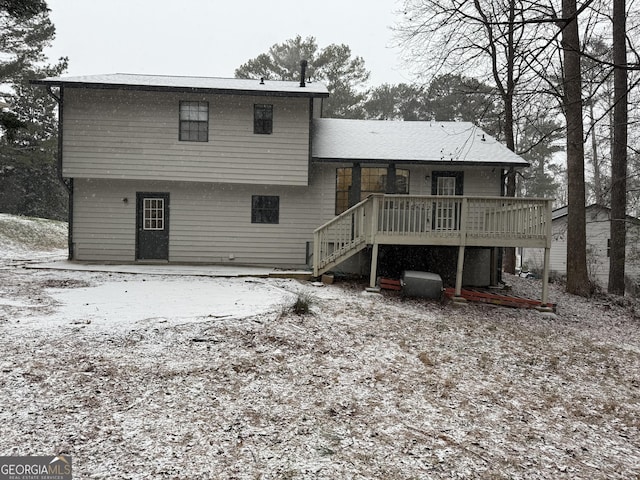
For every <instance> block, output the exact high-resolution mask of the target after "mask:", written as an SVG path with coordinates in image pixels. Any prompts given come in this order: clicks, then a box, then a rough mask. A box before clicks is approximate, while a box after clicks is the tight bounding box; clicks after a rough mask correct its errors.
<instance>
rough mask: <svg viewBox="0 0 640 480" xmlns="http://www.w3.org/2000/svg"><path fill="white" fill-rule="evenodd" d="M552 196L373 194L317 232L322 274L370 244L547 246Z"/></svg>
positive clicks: (315, 260)
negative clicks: (544, 197)
mask: <svg viewBox="0 0 640 480" xmlns="http://www.w3.org/2000/svg"><path fill="white" fill-rule="evenodd" d="M550 241H551V200H549V199H540V198H513V197H464V196H436V195H429V196H424V195H421V196H417V195H371V196H369V197H368V198H367V199H366V200H363V201H362V202H360V203H358V204H357V205H355V206H353V207H351V208H350V209H349V210H347V211H346V212H344V213H342V214H341V215H339V216H337V217H336V218H334V219H332V220H331V221H329V222H327V223H326V224H325V225H323V226H321V227H320V228H318V229H317V230H316V231H315V232H314V255H313V263H314V272H315V275H319V274H320V273H322V272H323V271H326V270H328V269H329V268H331V267H332V266H334V265H336V264H337V263H340V262H341V261H343V260H345V259H346V258H348V257H349V256H351V255H353V254H355V253H357V252H358V251H360V250H362V249H363V248H364V247H365V246H366V245H372V244H400V245H402V244H404V245H452V246H455V245H467V246H487V247H492V246H493V247H511V246H513V247H515V246H522V247H548V246H550Z"/></svg>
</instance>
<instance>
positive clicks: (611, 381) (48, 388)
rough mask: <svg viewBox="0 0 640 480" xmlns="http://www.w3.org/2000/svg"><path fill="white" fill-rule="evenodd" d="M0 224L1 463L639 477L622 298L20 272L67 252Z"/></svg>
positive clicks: (638, 410) (139, 469) (195, 474)
mask: <svg viewBox="0 0 640 480" xmlns="http://www.w3.org/2000/svg"><path fill="white" fill-rule="evenodd" d="M3 221H5V222H6V221H8V220H7V218H3V216H0V249H1V253H0V352H1V354H0V406H1V408H0V455H28V454H32V455H50V454H54V453H60V452H65V453H68V454H70V455H72V457H73V466H74V470H75V472H74V473H75V477H74V478H83V479H84V478H101V479H107V478H108V479H112V478H122V479H143V478H144V479H146V478H172V479H173V478H175V479H183V478H190V479H208V478H224V479H228V478H237V479H311V478H314V479H315V478H318V479H342V478H345V479H371V478H380V479H429V478H491V479H500V478H505V479H507V478H508V479H511V478H541V479H542V478H545V479H546V478H567V479H569V478H570V479H576V478H582V479H598V478H619V479H628V478H638V477H639V476H640V336H639V335H638V333H639V327H640V308H639V307H638V305H637V304H636V303H634V302H632V301H629V300H623V299H616V298H610V297H599V298H596V299H591V300H589V301H586V300H584V299H580V298H575V297H572V296H570V295H566V294H564V293H563V292H562V290H561V289H560V288H559V287H556V286H552V289H551V300H552V301H554V302H557V303H558V305H559V306H558V314H557V315H556V316H552V317H549V316H544V315H541V314H539V313H537V312H533V311H523V310H514V309H508V308H503V307H493V306H487V305H467V306H464V307H454V306H452V305H451V304H447V303H445V304H441V303H438V302H431V301H424V300H418V299H403V298H402V297H400V296H397V295H394V294H392V293H383V294H382V295H374V294H366V293H364V291H363V285H360V284H355V283H338V284H335V285H330V286H325V287H318V286H314V285H313V284H311V283H309V282H300V281H297V280H288V279H266V278H257V277H238V278H209V277H203V276H176V275H164V274H162V275H153V274H150V273H135V274H134V273H129V274H127V273H117V272H93V271H67V270H52V269H32V268H24V267H25V266H33V263H34V262H33V260H34V259H36V260H38V261H44V260H47V261H51V260H55V259H62V258H64V251H63V250H45V248H46V247H47V245H46V242H44V243H45V244H44V245H43V244H42V243H39V242H37V241H34V242H32V243H29V245H28V246H25V242H21V241H20V240H19V239H14V240H11V241H9V240H7V237H6V235H5V236H4V237H3V236H2V235H1V233H2V228H1V227H2V222H3ZM12 221H13V220H12ZM12 242H13V243H12ZM58 246H59V247H60V246H63V244H62V245H58ZM508 280H509V283H511V284H512V285H513V288H514V291H515V292H516V293H521V294H523V295H529V296H533V297H537V296H538V295H539V293H540V285H539V283H538V282H537V281H534V280H526V279H520V278H517V277H508ZM301 295H302V296H304V297H308V298H310V299H311V301H310V303H311V313H310V314H308V315H296V314H294V313H293V312H292V311H291V309H290V307H291V305H292V304H293V303H294V302H295V300H296V299H297V298H298V297H299V296H301Z"/></svg>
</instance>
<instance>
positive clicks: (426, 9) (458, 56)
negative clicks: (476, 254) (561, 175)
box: [396, 0, 538, 273]
mask: <svg viewBox="0 0 640 480" xmlns="http://www.w3.org/2000/svg"><path fill="white" fill-rule="evenodd" d="M537 11H538V9H537V7H536V2H535V1H529V0H494V1H489V0H473V2H470V1H464V0H407V1H405V4H404V20H403V22H401V23H400V24H399V25H398V26H397V27H396V33H397V36H398V38H399V40H400V42H401V44H402V45H403V46H404V47H405V52H406V55H407V57H408V59H409V60H410V61H411V62H412V63H413V65H414V66H415V70H416V73H418V72H420V73H421V74H424V73H425V72H431V74H432V75H433V76H434V77H435V75H438V74H440V73H442V72H443V71H444V72H446V73H465V74H467V75H468V74H469V73H470V72H473V74H475V76H476V77H478V78H480V79H481V81H490V82H491V83H492V84H493V85H495V88H496V91H497V93H498V95H499V97H500V99H501V101H502V105H503V108H504V123H503V134H504V140H505V143H506V146H507V148H509V149H510V150H512V151H515V146H516V140H515V129H516V121H515V117H514V102H515V98H516V93H517V90H518V88H519V85H520V84H521V83H522V82H524V81H526V80H527V77H528V76H530V75H529V74H530V71H529V68H528V66H527V63H528V61H527V59H526V57H527V56H529V55H530V42H531V38H533V37H535V31H536V30H537V26H536V23H535V22H531V23H530V22H529V18H528V16H531V15H532V14H533V15H536V12H537ZM525 27H526V28H525ZM432 78H433V77H432ZM506 178H507V182H506V188H505V191H506V195H507V196H515V193H516V176H515V172H514V171H513V169H511V170H509V171H508V172H507V177H506ZM504 269H505V271H507V272H509V273H514V272H515V249H513V248H509V249H506V250H505V262H504Z"/></svg>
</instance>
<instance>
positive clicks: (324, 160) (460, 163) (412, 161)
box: [311, 156, 531, 168]
mask: <svg viewBox="0 0 640 480" xmlns="http://www.w3.org/2000/svg"><path fill="white" fill-rule="evenodd" d="M311 160H312V161H313V162H316V163H396V164H405V165H407V164H413V165H450V166H475V167H514V168H526V167H529V166H530V165H531V164H530V163H528V162H527V163H520V162H518V163H514V162H481V161H469V160H460V161H458V160H453V161H452V160H427V159H424V160H416V159H404V160H403V159H389V158H338V157H330V158H329V157H318V156H312V157H311Z"/></svg>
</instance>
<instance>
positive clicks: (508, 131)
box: [502, 0, 516, 274]
mask: <svg viewBox="0 0 640 480" xmlns="http://www.w3.org/2000/svg"><path fill="white" fill-rule="evenodd" d="M515 19H516V10H515V2H514V1H513V0H511V1H510V2H509V31H508V42H507V43H508V51H507V81H506V89H505V90H504V93H503V100H504V120H505V122H504V123H505V125H504V137H505V138H504V139H505V142H506V144H507V148H508V149H509V150H511V151H512V152H515V151H516V139H515V135H514V133H513V131H514V123H515V122H514V119H513V95H514V92H515V89H516V87H515V81H514V63H515V55H516V54H515V48H514V30H513V29H514V28H515ZM515 196H516V171H515V169H513V168H510V169H509V171H508V172H507V197H515ZM502 267H503V268H504V271H505V272H507V273H511V274H514V273H516V249H515V248H513V247H507V248H505V249H504V260H503V265H502Z"/></svg>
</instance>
